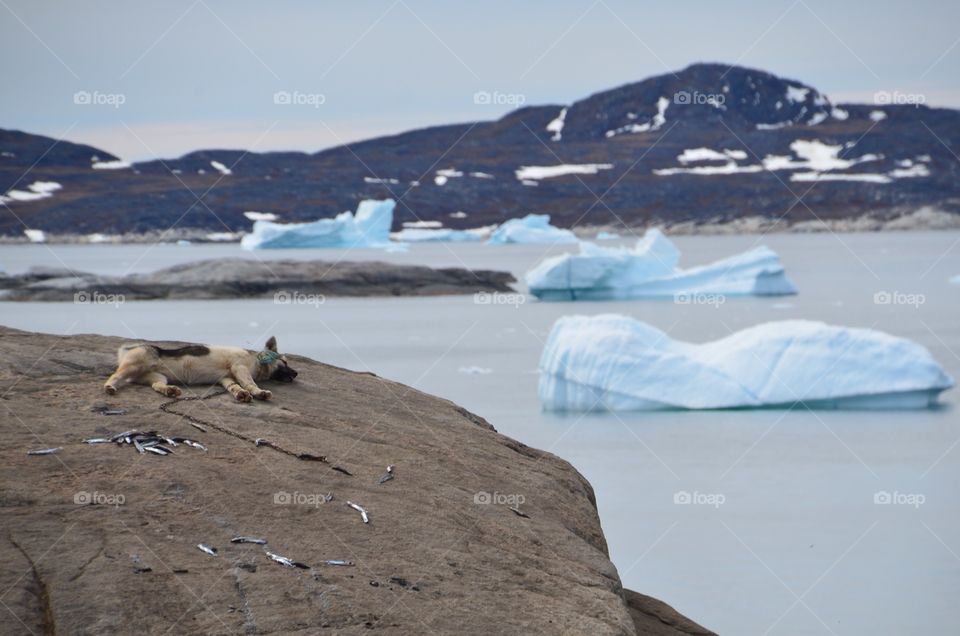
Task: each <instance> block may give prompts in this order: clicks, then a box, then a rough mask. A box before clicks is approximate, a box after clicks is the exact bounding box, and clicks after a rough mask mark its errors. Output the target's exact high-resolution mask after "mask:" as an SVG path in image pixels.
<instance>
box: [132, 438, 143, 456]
mask: <svg viewBox="0 0 960 636" xmlns="http://www.w3.org/2000/svg"><path fill="white" fill-rule="evenodd" d="M133 445H134V446H135V447H136V449H137V452H139V453H140V454H141V455H142V454H143V452H144V451H143V444H141V443H140V442H138V441H137V440H136V439H134V440H133Z"/></svg>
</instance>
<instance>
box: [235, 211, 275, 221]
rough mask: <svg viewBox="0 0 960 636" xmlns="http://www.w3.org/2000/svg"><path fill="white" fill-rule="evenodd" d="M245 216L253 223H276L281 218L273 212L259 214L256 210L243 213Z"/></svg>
mask: <svg viewBox="0 0 960 636" xmlns="http://www.w3.org/2000/svg"><path fill="white" fill-rule="evenodd" d="M243 216H245V217H247V218H248V219H250V220H251V221H276V220H277V219H278V218H279V217H278V216H277V215H276V214H274V213H273V212H257V211H256V210H248V211H247V212H244V213H243Z"/></svg>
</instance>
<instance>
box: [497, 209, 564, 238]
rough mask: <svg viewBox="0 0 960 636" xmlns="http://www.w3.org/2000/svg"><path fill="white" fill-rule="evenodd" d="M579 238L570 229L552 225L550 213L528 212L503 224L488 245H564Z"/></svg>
mask: <svg viewBox="0 0 960 636" xmlns="http://www.w3.org/2000/svg"><path fill="white" fill-rule="evenodd" d="M577 240H578V239H577V237H576V236H575V235H574V233H573V232H571V231H570V230H564V229H561V228H558V227H554V226H552V225H550V215H549V214H528V215H527V216H525V217H523V218H522V219H510V220H509V221H506V222H505V223H503V224H501V225H500V226H499V227H498V228H497V229H495V230H494V231H493V234H491V235H490V239H489V240H487V245H505V244H507V243H525V244H534V245H542V244H550V245H553V244H556V245H562V244H568V243H576V242H577Z"/></svg>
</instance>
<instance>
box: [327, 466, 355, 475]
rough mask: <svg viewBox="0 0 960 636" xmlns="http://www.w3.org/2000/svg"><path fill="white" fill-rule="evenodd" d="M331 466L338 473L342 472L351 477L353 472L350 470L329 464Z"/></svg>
mask: <svg viewBox="0 0 960 636" xmlns="http://www.w3.org/2000/svg"><path fill="white" fill-rule="evenodd" d="M331 468H332V469H333V470H335V471H337V472H338V473H343V474H344V475H347V476H348V477H353V473H351V472H350V471H349V470H347V469H346V468H340V467H339V466H331Z"/></svg>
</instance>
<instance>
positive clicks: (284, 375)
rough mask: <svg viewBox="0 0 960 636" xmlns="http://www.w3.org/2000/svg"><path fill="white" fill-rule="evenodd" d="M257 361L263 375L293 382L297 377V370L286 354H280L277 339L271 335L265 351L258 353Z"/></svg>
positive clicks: (272, 378) (279, 380)
mask: <svg viewBox="0 0 960 636" xmlns="http://www.w3.org/2000/svg"><path fill="white" fill-rule="evenodd" d="M257 362H258V363H259V364H260V368H261V371H260V374H259V375H261V376H266V377H268V378H270V379H271V380H276V381H277V382H293V379H294V378H295V377H297V372H296V371H294V370H293V368H291V366H290V365H289V364H287V358H286V356H282V355H280V353H279V352H278V351H277V339H276V338H275V337H273V336H270V339H269V340H267V344H266V346H265V347H264V349H263V351H261V352H260V353H258V354H257Z"/></svg>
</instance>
